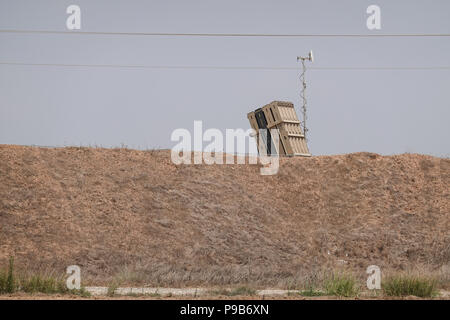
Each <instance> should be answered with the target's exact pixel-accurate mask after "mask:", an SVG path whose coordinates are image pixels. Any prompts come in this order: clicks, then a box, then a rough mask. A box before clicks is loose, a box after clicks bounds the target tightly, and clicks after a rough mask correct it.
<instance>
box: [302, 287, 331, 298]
mask: <svg viewBox="0 0 450 320" xmlns="http://www.w3.org/2000/svg"><path fill="white" fill-rule="evenodd" d="M298 294H299V295H301V296H303V297H320V296H324V295H325V293H324V292H322V291H319V290H315V289H314V288H309V289H307V290H302V291H300V292H299V293H298Z"/></svg>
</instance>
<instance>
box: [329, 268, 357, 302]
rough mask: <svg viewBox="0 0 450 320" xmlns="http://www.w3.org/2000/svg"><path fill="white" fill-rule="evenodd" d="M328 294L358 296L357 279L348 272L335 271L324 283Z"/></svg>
mask: <svg viewBox="0 0 450 320" xmlns="http://www.w3.org/2000/svg"><path fill="white" fill-rule="evenodd" d="M324 287H325V292H326V294H327V295H332V296H338V297H356V296H357V295H358V293H359V286H358V284H357V281H356V279H355V278H354V277H353V276H352V275H351V274H348V273H334V274H332V275H331V276H330V277H328V279H326V280H325V283H324Z"/></svg>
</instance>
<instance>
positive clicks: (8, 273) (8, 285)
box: [0, 257, 90, 297]
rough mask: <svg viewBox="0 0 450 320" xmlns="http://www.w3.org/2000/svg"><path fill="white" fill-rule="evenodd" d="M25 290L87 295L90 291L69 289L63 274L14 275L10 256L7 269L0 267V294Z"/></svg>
mask: <svg viewBox="0 0 450 320" xmlns="http://www.w3.org/2000/svg"><path fill="white" fill-rule="evenodd" d="M14 292H26V293H30V294H33V293H45V294H57V293H59V294H75V295H79V296H82V297H89V296H90V293H89V292H87V291H86V290H85V288H81V289H80V290H69V289H68V288H67V286H66V283H65V281H64V277H63V276H54V275H52V274H39V273H36V274H26V273H19V274H17V275H16V272H15V268H14V258H13V257H10V259H9V265H8V268H7V270H2V269H0V294H5V293H14Z"/></svg>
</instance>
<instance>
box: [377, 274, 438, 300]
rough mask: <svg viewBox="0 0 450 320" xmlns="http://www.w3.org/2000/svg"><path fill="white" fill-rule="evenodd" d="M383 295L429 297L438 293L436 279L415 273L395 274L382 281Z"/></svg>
mask: <svg viewBox="0 0 450 320" xmlns="http://www.w3.org/2000/svg"><path fill="white" fill-rule="evenodd" d="M381 286H382V289H383V292H384V294H385V295H387V296H394V297H405V296H417V297H421V298H431V297H434V296H436V295H437V294H438V291H437V281H436V280H435V279H432V278H427V277H421V276H416V275H395V276H391V277H388V278H386V279H385V280H383V282H382V285H381Z"/></svg>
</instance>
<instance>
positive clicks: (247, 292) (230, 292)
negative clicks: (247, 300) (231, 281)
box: [210, 287, 256, 297]
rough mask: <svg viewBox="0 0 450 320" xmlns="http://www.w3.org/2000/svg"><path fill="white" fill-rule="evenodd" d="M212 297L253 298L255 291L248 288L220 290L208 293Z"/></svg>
mask: <svg viewBox="0 0 450 320" xmlns="http://www.w3.org/2000/svg"><path fill="white" fill-rule="evenodd" d="M210 293H211V294H213V295H218V296H229V297H232V296H253V295H255V294H256V290H254V289H252V288H249V287H238V288H235V289H220V290H214V291H211V292H210Z"/></svg>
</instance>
